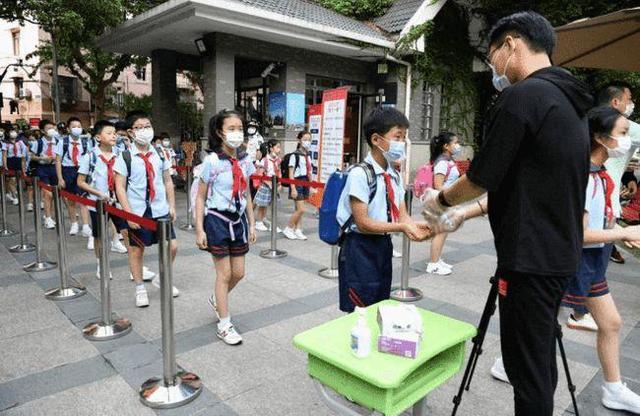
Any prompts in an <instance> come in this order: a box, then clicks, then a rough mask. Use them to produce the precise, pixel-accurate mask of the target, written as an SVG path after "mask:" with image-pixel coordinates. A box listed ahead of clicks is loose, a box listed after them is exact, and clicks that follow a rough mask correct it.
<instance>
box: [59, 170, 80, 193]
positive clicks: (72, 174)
mask: <svg viewBox="0 0 640 416" xmlns="http://www.w3.org/2000/svg"><path fill="white" fill-rule="evenodd" d="M62 179H64V190H65V191H67V192H71V193H72V194H76V195H80V194H81V192H80V188H79V187H78V168H74V167H72V166H63V167H62Z"/></svg>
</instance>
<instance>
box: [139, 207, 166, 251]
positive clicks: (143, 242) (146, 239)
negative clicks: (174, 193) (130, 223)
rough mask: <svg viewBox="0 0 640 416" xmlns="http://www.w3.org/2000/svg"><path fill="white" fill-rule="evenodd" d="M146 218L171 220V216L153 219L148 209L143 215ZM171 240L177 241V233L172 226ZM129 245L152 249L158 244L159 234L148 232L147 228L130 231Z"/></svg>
mask: <svg viewBox="0 0 640 416" xmlns="http://www.w3.org/2000/svg"><path fill="white" fill-rule="evenodd" d="M143 217H144V218H151V219H154V220H158V219H160V218H169V217H170V215H168V214H167V215H165V216H162V217H157V218H153V217H152V216H151V208H147V210H146V211H145V212H144V215H143ZM171 239H172V240H175V239H176V231H175V230H174V229H173V224H171ZM129 244H130V245H132V246H136V247H150V246H152V245H154V244H158V234H157V233H156V232H155V231H151V230H147V229H146V228H142V227H141V228H138V229H136V230H134V229H129Z"/></svg>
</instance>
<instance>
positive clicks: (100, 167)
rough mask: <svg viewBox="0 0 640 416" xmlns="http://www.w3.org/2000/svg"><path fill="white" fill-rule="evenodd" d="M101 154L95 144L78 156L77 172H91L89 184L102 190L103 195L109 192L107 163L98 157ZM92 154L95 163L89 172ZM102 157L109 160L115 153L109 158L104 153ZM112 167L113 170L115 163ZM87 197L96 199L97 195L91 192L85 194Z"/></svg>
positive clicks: (91, 209)
mask: <svg viewBox="0 0 640 416" xmlns="http://www.w3.org/2000/svg"><path fill="white" fill-rule="evenodd" d="M101 154H102V151H101V150H100V148H99V147H97V146H96V147H94V148H93V150H92V151H90V152H89V153H87V154H86V155H84V156H82V158H80V168H79V169H78V173H79V174H80V175H89V174H91V184H90V185H89V186H91V187H92V188H95V189H97V190H98V191H100V192H102V193H103V194H105V195H111V193H110V192H109V176H108V175H109V172H108V168H107V165H106V164H105V163H104V162H103V161H102V159H101V158H100V155H101ZM92 155H95V165H94V167H93V172H91V159H92ZM104 157H105V159H107V160H111V158H117V155H116V154H115V153H113V154H112V155H111V157H110V158H107V156H106V155H104ZM113 167H114V172H115V165H114V166H113ZM111 196H112V197H113V196H115V195H111ZM87 198H89V199H91V200H92V201H95V200H97V199H98V197H97V196H95V195H94V194H91V193H90V194H89V195H88V196H87ZM88 208H89V211H95V210H96V209H95V208H93V207H88Z"/></svg>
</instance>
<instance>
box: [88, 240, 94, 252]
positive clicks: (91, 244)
mask: <svg viewBox="0 0 640 416" xmlns="http://www.w3.org/2000/svg"><path fill="white" fill-rule="evenodd" d="M93 249H94V239H93V237H89V238H88V239H87V250H93Z"/></svg>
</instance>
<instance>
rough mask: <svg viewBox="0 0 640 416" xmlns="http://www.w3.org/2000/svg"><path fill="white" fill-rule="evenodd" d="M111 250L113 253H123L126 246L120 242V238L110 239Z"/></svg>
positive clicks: (125, 250)
mask: <svg viewBox="0 0 640 416" xmlns="http://www.w3.org/2000/svg"><path fill="white" fill-rule="evenodd" d="M111 251H112V252H114V253H120V254H125V253H126V252H127V248H126V247H125V246H124V244H122V243H121V242H120V240H113V241H111Z"/></svg>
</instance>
